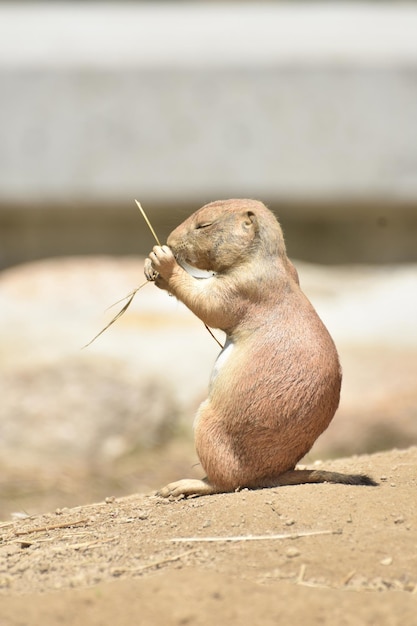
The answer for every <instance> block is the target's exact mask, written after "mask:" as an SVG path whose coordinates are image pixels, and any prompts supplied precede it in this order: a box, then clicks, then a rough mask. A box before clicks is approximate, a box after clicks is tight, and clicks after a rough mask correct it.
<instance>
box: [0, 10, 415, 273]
mask: <svg viewBox="0 0 417 626" xmlns="http://www.w3.org/2000/svg"><path fill="white" fill-rule="evenodd" d="M416 32H417V7H415V6H413V5H402V4H395V5H387V4H382V5H378V4H366V3H357V4H352V5H349V4H341V5H339V4H334V5H332V4H322V5H316V4H313V3H310V4H305V5H298V4H295V5H291V4H288V5H286V4H262V3H254V4H252V5H250V4H245V5H238V4H234V5H223V4H217V3H216V4H210V3H208V4H205V5H187V4H178V5H176V4H175V3H169V4H166V5H155V4H149V5H147V4H138V5H135V4H123V3H114V4H110V5H108V4H106V5H104V4H103V5H101V4H100V3H94V4H89V3H78V4H76V5H73V4H71V3H68V4H59V5H42V6H41V5H37V4H36V3H35V4H31V5H26V6H23V5H22V6H20V5H19V4H18V3H13V4H10V5H0V102H1V116H0V228H1V232H2V235H3V236H2V241H1V242H0V243H1V249H0V255H1V258H0V264H2V265H7V264H10V263H13V262H16V261H18V260H21V259H25V258H33V257H36V256H42V255H43V254H59V253H62V252H71V251H72V252H77V251H79V252H89V251H91V252H97V251H104V252H105V251H110V252H122V251H125V252H130V251H132V252H133V251H134V252H137V251H141V242H140V241H138V240H139V239H140V236H139V234H136V233H135V234H134V233H133V231H132V229H136V228H137V230H138V231H139V229H140V228H141V225H139V224H138V222H137V214H136V210H135V208H134V205H133V202H132V200H133V198H134V197H138V198H139V199H140V200H141V201H142V202H143V204H144V205H145V206H146V207H147V208H148V210H149V212H150V214H151V215H152V216H153V219H154V220H155V221H156V223H157V224H158V227H159V228H164V225H165V227H166V226H167V224H171V221H172V224H175V223H176V222H177V221H178V220H179V219H181V216H183V215H184V214H185V213H186V212H187V211H188V210H193V209H194V208H197V207H198V206H199V205H200V204H202V203H204V202H206V201H208V200H211V199H215V198H219V197H232V196H241V197H242V196H251V197H258V198H260V199H264V200H265V201H267V202H269V204H270V206H272V207H273V208H276V209H277V212H278V214H279V215H280V217H281V218H282V220H283V222H284V225H285V224H286V225H287V232H288V233H289V237H290V238H291V237H292V238H293V239H294V245H295V247H296V250H295V252H296V253H297V254H298V250H297V242H301V241H302V242H303V247H301V246H300V245H299V246H298V247H299V249H300V253H301V254H302V250H306V249H310V251H311V252H310V253H308V254H307V256H308V255H309V254H310V256H311V255H313V258H314V254H316V258H317V259H318V260H332V259H333V257H334V255H335V258H336V257H337V255H338V253H341V252H343V242H344V237H346V236H348V244H347V247H348V248H349V250H350V252H349V254H347V256H346V255H345V257H346V259H348V260H349V258H350V257H353V260H354V259H355V247H356V253H357V254H358V259H359V260H391V261H392V260H394V261H395V260H401V259H404V260H410V259H411V258H413V255H414V258H415V257H416V256H417V251H416V248H417V246H416V245H415V239H414V237H415V236H416V232H417V215H416V213H417V212H416V207H417V141H416V139H417V37H416ZM179 207H182V210H179ZM80 209H83V210H80ZM87 210H88V215H87V214H86V211H87ZM167 211H168V212H171V213H168V214H167ZM171 218H172V219H171ZM329 220H330V222H329ZM329 223H332V224H333V226H334V228H336V231H335V235H334V234H331V236H330V237H329V242H328V243H327V244H326V233H325V231H324V230H323V229H324V225H325V224H329ZM387 228H388V230H387ZM169 229H170V228H165V232H168V231H169ZM48 231H49V232H48ZM313 231H318V232H319V234H320V233H321V237H322V239H321V240H320V237H319V241H318V243H317V240H315V239H311V236H310V233H311V232H313ZM323 237H324V239H323ZM370 239H372V240H373V244H372V245H371V246H370V247H371V248H372V247H374V248H375V246H376V251H374V252H373V253H372V254H369V250H368V245H367V242H368V241H369V240H370ZM24 241H26V244H25V245H22V242H24ZM147 241H148V239H147V237H145V238H144V242H143V245H144V246H145V245H149V244H147V243H146V242H147ZM387 242H388V244H389V245H388V248H387ZM323 243H325V248H326V249H327V250H329V245H330V247H333V249H334V253H332V254H330V256H329V258H321V257H320V254H322V248H323ZM144 249H145V248H144ZM367 254H368V257H369V258H367ZM349 255H350V257H349ZM381 255H382V256H381ZM384 255H385V256H384ZM339 256H340V255H339ZM345 257H343V254H342V255H341V257H340V258H341V260H343V259H344V258H345ZM336 260H337V259H336Z"/></svg>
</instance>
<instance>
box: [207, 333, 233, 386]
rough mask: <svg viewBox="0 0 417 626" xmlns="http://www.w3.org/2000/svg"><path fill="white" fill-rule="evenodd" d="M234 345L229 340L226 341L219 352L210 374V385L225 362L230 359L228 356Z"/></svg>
mask: <svg viewBox="0 0 417 626" xmlns="http://www.w3.org/2000/svg"><path fill="white" fill-rule="evenodd" d="M234 347H235V346H234V343H233V342H232V341H230V339H226V343H225V344H224V348H223V350H222V351H221V352H220V354H219V356H218V357H217V359H216V362H215V364H214V367H213V371H212V372H211V377H210V384H211V383H213V381H214V380H215V378H216V376H217V375H218V373H219V372H220V370H221V368H222V367H223V366H224V364H225V363H226V361H227V360H228V359H229V358H230V355H231V354H232V352H233V349H234Z"/></svg>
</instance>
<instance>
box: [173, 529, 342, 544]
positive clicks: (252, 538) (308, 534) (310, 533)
mask: <svg viewBox="0 0 417 626" xmlns="http://www.w3.org/2000/svg"><path fill="white" fill-rule="evenodd" d="M338 534H340V531H338V530H312V531H305V532H300V533H290V534H280V535H241V536H239V535H237V536H235V537H233V536H232V537H175V538H173V539H168V541H172V542H176V543H188V542H193V541H195V542H199V541H202V542H203V541H205V542H214V541H230V542H232V541H268V540H269V541H272V540H276V539H299V538H300V537H313V536H315V535H338Z"/></svg>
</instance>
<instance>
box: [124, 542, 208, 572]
mask: <svg viewBox="0 0 417 626" xmlns="http://www.w3.org/2000/svg"><path fill="white" fill-rule="evenodd" d="M195 552H197V550H196V549H194V550H187V552H182V553H181V554H176V555H175V556H168V557H166V558H164V559H159V560H158V561H150V562H149V563H146V564H145V565H141V566H140V567H134V568H130V569H127V568H126V569H125V568H119V567H117V568H115V569H114V570H112V574H113V575H115V576H118V575H120V574H125V573H129V574H137V573H139V572H143V571H145V570H147V569H150V568H152V567H158V566H159V565H164V564H165V563H171V562H172V561H179V560H180V559H182V558H184V557H185V556H188V555H189V554H194V553H195Z"/></svg>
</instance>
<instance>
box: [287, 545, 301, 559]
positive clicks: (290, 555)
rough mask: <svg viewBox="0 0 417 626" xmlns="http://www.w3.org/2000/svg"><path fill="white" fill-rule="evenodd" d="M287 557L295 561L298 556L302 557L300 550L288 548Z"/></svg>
mask: <svg viewBox="0 0 417 626" xmlns="http://www.w3.org/2000/svg"><path fill="white" fill-rule="evenodd" d="M285 556H286V557H288V558H289V559H293V558H294V557H296V556H300V551H299V550H298V548H288V549H287V551H286V553H285Z"/></svg>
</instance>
